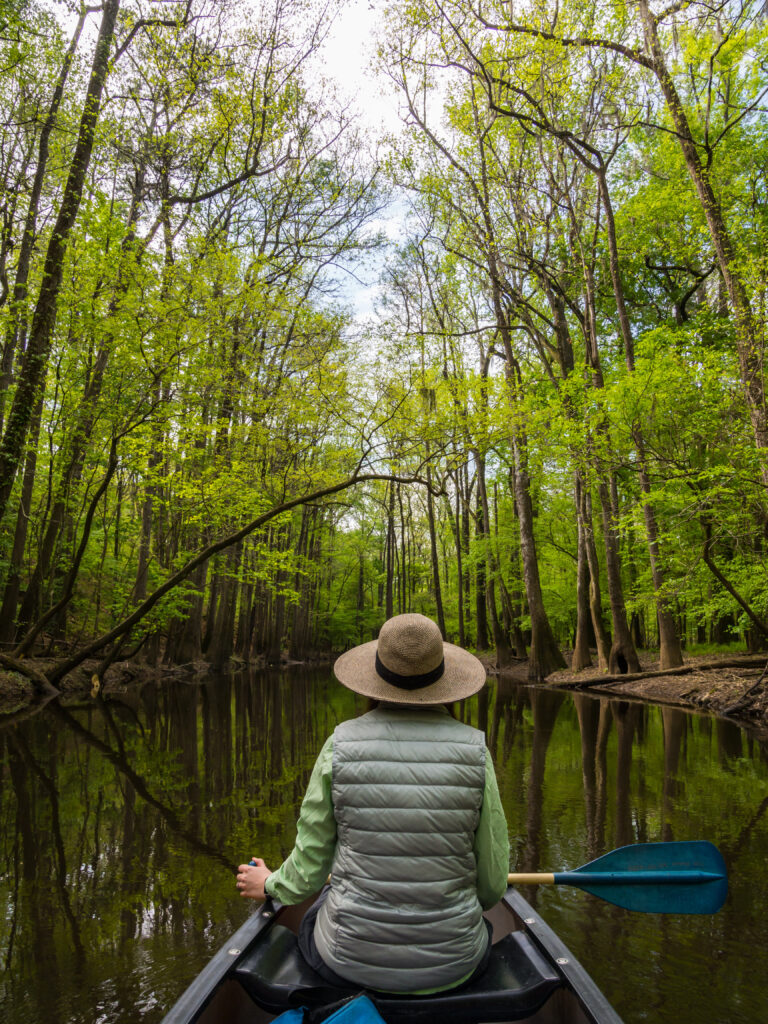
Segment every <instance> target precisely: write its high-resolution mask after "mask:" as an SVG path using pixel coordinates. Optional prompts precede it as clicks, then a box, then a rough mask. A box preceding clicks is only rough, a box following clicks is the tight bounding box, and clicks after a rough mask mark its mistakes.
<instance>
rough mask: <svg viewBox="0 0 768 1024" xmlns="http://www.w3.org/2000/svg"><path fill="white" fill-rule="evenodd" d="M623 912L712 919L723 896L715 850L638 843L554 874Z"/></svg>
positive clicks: (721, 866) (699, 843)
mask: <svg viewBox="0 0 768 1024" xmlns="http://www.w3.org/2000/svg"><path fill="white" fill-rule="evenodd" d="M555 884H556V885H575V886H578V888H580V889H584V890H585V892H589V893H592V895H593V896H599V897H600V899H603V900H607V901H608V902H609V903H615V904H616V906H618V907H625V908H626V909H627V910H639V911H644V912H645V913H649V914H713V913H715V911H716V910H719V909H720V907H722V905H723V903H724V902H725V898H726V896H727V895H728V877H727V872H726V868H725V862H724V860H723V858H722V856H721V854H720V851H719V850H718V849H717V847H716V846H713V845H712V843H707V842H704V841H703V840H696V841H693V842H682V843H638V844H637V845H635V846H621V847H619V849H618V850H611V852H610V853H606V854H604V855H603V856H602V857H598V858H597V859H596V860H592V861H590V862H589V863H588V864H584V865H583V866H582V867H580V868H576V870H575V871H562V872H560V873H558V874H556V875H555Z"/></svg>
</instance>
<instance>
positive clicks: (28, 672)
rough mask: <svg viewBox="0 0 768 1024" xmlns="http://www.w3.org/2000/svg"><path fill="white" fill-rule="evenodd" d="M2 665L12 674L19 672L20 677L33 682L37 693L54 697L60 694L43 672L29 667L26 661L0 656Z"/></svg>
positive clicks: (4, 655)
mask: <svg viewBox="0 0 768 1024" xmlns="http://www.w3.org/2000/svg"><path fill="white" fill-rule="evenodd" d="M0 665H2V667H3V668H7V669H9V670H10V671H11V672H18V673H19V675H22V676H26V678H27V679H29V680H31V681H32V684H33V685H34V687H35V693H38V694H52V695H53V694H56V693H58V692H59V691H58V690H57V689H56V687H55V686H53V685H51V683H50V681H49V680H48V679H46V677H45V676H44V675H43V674H42V672H38V671H37V669H36V668H33V667H32V666H31V665H28V664H27V663H26V662H25V661H19V660H18V659H16V658H12V657H11V656H10V655H8V654H0Z"/></svg>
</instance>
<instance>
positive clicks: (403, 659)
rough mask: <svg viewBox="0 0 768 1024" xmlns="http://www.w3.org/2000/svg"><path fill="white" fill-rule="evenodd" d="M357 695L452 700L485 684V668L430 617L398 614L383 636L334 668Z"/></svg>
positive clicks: (401, 699) (419, 700) (399, 699)
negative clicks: (446, 637)
mask: <svg viewBox="0 0 768 1024" xmlns="http://www.w3.org/2000/svg"><path fill="white" fill-rule="evenodd" d="M333 671H334V672H335V674H336V678H337V679H338V680H339V682H340V683H342V684H343V685H344V686H346V687H347V688H348V689H350V690H354V691H355V693H362V694H363V696H364V697H372V698H373V699H374V700H383V701H386V702H387V703H389V704H417V705H420V706H424V705H428V704H446V703H450V702H451V701H454V700H462V699H463V698H464V697H471V696H472V694H473V693H477V691H478V690H481V689H482V688H483V684H484V683H485V669H484V668H483V665H482V662H480V661H479V660H478V659H477V658H476V657H475V656H474V654H470V653H469V651H465V650H463V649H462V648H461V647H457V646H456V645H455V644H447V643H445V642H444V641H443V638H442V636H441V635H440V630H439V629H438V627H437V625H436V624H435V623H434V622H433V621H432V620H431V619H428V618H427V617H426V616H424V615H413V614H408V615H395V616H394V618H392V619H387V621H386V622H385V623H384V625H383V626H382V627H381V630H380V631H379V639H378V640H371V641H370V643H367V644H361V645H360V646H359V647H353V648H352V650H351V651H347V652H346V654H342V656H341V657H340V658H338V659H337V661H336V664H335V665H334V666H333Z"/></svg>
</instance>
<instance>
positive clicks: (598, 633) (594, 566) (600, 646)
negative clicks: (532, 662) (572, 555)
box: [581, 488, 611, 672]
mask: <svg viewBox="0 0 768 1024" xmlns="http://www.w3.org/2000/svg"><path fill="white" fill-rule="evenodd" d="M581 497H582V509H581V525H582V528H583V530H584V544H585V549H586V553H587V562H588V564H589V610H590V614H591V616H592V629H593V630H594V634H595V642H596V643H597V667H598V669H599V671H600V672H607V671H608V664H609V662H610V658H611V638H610V637H609V636H607V635H606V632H605V625H604V623H603V602H602V598H601V594H600V563H599V562H598V560H597V547H596V546H595V535H594V532H593V528H592V497H591V495H590V494H589V491H588V490H587V489H586V488H584V489H583V490H582V494H581Z"/></svg>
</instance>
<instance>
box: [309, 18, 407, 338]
mask: <svg viewBox="0 0 768 1024" xmlns="http://www.w3.org/2000/svg"><path fill="white" fill-rule="evenodd" d="M383 7H384V4H383V2H382V0H347V2H346V4H345V5H344V7H343V9H342V11H341V12H340V14H339V15H338V17H337V18H336V20H335V22H334V24H333V26H332V28H331V32H330V34H329V37H328V39H327V40H326V42H325V45H324V48H323V63H322V70H323V74H324V75H326V76H327V77H328V78H329V79H332V80H333V81H334V82H335V83H336V85H337V87H338V89H339V93H340V98H343V99H344V100H346V101H349V102H350V103H351V105H352V108H353V109H354V110H355V111H356V112H357V114H358V116H359V118H360V122H361V124H362V125H363V126H364V128H365V129H366V130H367V131H368V132H369V133H370V136H371V138H372V139H374V140H376V139H382V138H383V137H384V135H386V134H396V133H397V132H399V131H400V130H401V129H402V121H401V120H400V116H399V113H398V96H397V93H396V91H395V88H394V86H393V85H392V83H391V82H390V81H388V80H386V79H383V78H380V77H379V78H377V76H376V74H375V72H374V71H373V69H372V68H371V67H370V65H371V62H372V59H373V57H374V56H375V52H376V34H377V32H378V31H380V25H381V18H382V10H383ZM403 220H404V208H403V205H402V203H397V202H395V203H393V204H391V205H390V206H389V207H388V208H387V209H386V210H384V211H383V212H382V215H381V216H380V217H379V218H377V219H376V220H375V221H373V222H372V223H371V226H370V229H371V231H372V232H376V231H381V232H383V233H384V234H385V235H386V237H387V238H390V239H392V240H393V241H394V240H396V239H397V238H399V237H400V236H401V235H402V233H403ZM384 259H385V257H384V256H383V255H382V256H381V257H380V259H377V260H374V261H373V262H372V265H371V266H370V267H368V268H367V269H366V270H364V271H362V272H361V273H359V274H358V275H357V277H358V280H355V279H354V278H352V277H350V276H349V275H346V274H345V275H342V289H343V293H344V299H345V301H347V302H349V303H350V304H351V305H352V306H353V309H354V313H355V320H356V321H357V323H358V324H360V325H362V324H364V323H366V322H369V321H370V320H371V319H373V318H374V302H375V300H376V297H377V295H378V294H379V292H380V288H379V286H378V284H377V278H378V276H379V274H380V273H381V270H382V262H383V260H384Z"/></svg>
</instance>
